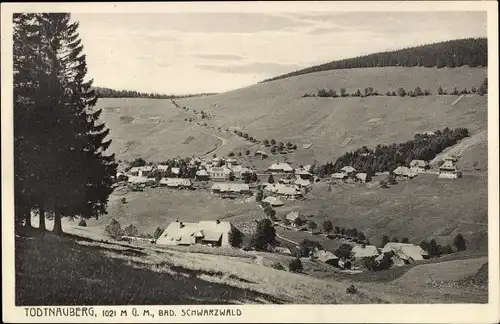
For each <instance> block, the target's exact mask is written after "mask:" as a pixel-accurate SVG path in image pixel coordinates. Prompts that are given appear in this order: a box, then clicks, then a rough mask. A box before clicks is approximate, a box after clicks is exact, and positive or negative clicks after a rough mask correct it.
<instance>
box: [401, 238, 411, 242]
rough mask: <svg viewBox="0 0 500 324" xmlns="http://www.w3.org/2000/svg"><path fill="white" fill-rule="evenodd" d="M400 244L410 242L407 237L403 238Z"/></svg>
mask: <svg viewBox="0 0 500 324" xmlns="http://www.w3.org/2000/svg"><path fill="white" fill-rule="evenodd" d="M401 243H410V240H409V239H408V238H407V237H403V238H402V239H401Z"/></svg>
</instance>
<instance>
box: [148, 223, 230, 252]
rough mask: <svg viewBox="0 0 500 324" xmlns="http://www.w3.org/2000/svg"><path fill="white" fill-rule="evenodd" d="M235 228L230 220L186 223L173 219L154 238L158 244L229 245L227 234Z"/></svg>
mask: <svg viewBox="0 0 500 324" xmlns="http://www.w3.org/2000/svg"><path fill="white" fill-rule="evenodd" d="M235 229H236V228H235V227H234V226H233V225H232V224H231V223H230V222H221V221H219V220H215V221H201V222H199V223H186V222H179V221H175V222H172V223H170V224H169V225H168V227H167V228H166V229H165V231H163V233H162V234H161V235H160V237H159V238H158V239H157V240H156V244H159V245H193V244H204V245H211V246H222V247H229V246H231V244H230V242H229V236H230V233H231V231H233V230H235Z"/></svg>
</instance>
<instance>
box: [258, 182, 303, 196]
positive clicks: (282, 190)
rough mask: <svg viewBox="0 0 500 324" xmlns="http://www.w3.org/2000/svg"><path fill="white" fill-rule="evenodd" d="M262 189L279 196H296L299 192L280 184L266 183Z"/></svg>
mask: <svg viewBox="0 0 500 324" xmlns="http://www.w3.org/2000/svg"><path fill="white" fill-rule="evenodd" d="M264 189H265V190H266V191H269V192H273V193H277V194H281V195H297V194H300V191H299V190H297V189H295V188H294V187H290V186H286V185H284V184H281V183H268V184H266V185H265V187H264Z"/></svg>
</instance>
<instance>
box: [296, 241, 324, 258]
mask: <svg viewBox="0 0 500 324" xmlns="http://www.w3.org/2000/svg"><path fill="white" fill-rule="evenodd" d="M314 249H318V250H321V249H323V246H322V245H321V244H320V243H319V242H316V241H312V240H308V239H304V240H302V241H300V243H299V251H298V252H299V256H301V257H304V258H307V257H308V256H309V255H310V254H311V252H312V251H313V250H314Z"/></svg>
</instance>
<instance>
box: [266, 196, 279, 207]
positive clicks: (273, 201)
mask: <svg viewBox="0 0 500 324" xmlns="http://www.w3.org/2000/svg"><path fill="white" fill-rule="evenodd" d="M262 201H264V202H267V203H269V205H271V207H280V206H283V205H284V203H283V202H282V201H281V200H280V199H279V198H276V197H271V196H269V197H266V198H265V199H264V200H262Z"/></svg>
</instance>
